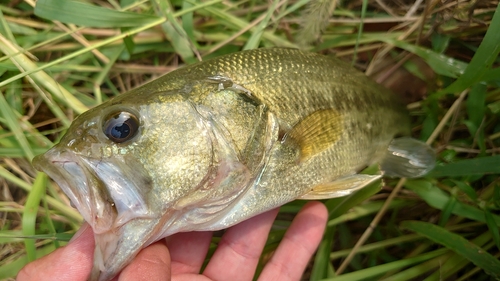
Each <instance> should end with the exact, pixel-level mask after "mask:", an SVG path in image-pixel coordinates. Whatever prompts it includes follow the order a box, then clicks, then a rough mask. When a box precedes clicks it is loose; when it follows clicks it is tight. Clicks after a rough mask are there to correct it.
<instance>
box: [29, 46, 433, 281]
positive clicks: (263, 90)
mask: <svg viewBox="0 0 500 281" xmlns="http://www.w3.org/2000/svg"><path fill="white" fill-rule="evenodd" d="M409 132H410V128H409V121H408V114H407V112H406V109H405V107H404V106H403V105H402V104H401V103H400V102H399V99H398V97H396V96H395V95H394V94H392V93H391V92H390V91H388V90H386V89H384V88H383V87H382V86H380V85H378V84H376V83H375V82H373V81H372V80H371V79H369V78H368V77H366V76H365V75H364V74H363V73H361V72H359V71H357V70H355V69H354V68H352V67H350V66H349V65H347V64H345V63H344V62H342V61H340V60H339V59H336V58H333V57H328V56H323V55H320V54H313V53H307V52H302V51H300V50H295V49H280V48H275V49H257V50H250V51H243V52H239V53H234V54H229V55H225V56H222V57H218V58H214V59H211V60H207V61H203V62H199V63H196V64H193V65H190V66H186V67H183V68H180V69H178V70H176V71H173V72H171V73H168V74H166V75H165V76H162V77H160V78H158V79H156V80H154V81H151V82H150V83H147V84H145V85H143V86H141V87H138V88H136V89H134V90H132V91H130V92H127V93H125V94H123V95H120V96H118V97H116V98H114V99H112V100H110V101H107V102H105V103H103V104H101V105H99V106H98V107H96V108H93V109H91V110H89V111H87V112H85V113H83V114H82V115H80V116H79V117H78V118H76V119H75V120H74V122H73V124H72V125H71V127H70V128H69V130H68V132H67V133H66V135H65V136H64V137H63V138H62V139H61V142H60V143H59V144H57V145H56V146H55V147H53V148H52V149H50V150H49V151H48V152H46V153H45V154H43V155H41V156H37V157H36V158H35V160H34V165H35V167H37V169H40V170H43V171H45V172H46V173H47V174H49V176H51V177H52V178H53V179H54V180H55V181H56V182H57V183H58V184H59V186H60V187H61V189H62V190H63V191H64V192H65V193H66V194H67V195H68V197H69V198H70V200H71V201H72V203H73V204H74V205H75V206H76V207H77V209H78V210H79V211H80V213H82V216H83V217H84V218H85V220H86V221H87V222H88V223H89V224H90V225H91V226H92V228H93V229H94V232H95V241H96V248H95V251H94V253H95V254H94V268H93V270H92V275H91V277H90V279H91V280H109V279H111V278H112V277H113V276H115V275H116V274H117V273H119V271H120V270H121V269H123V268H124V267H125V266H126V265H127V264H128V263H130V261H131V260H132V259H133V258H134V257H135V255H136V254H137V253H138V252H139V251H140V250H141V249H142V248H144V247H146V246H147V245H149V244H151V243H153V242H155V241H157V240H159V239H161V238H163V237H165V236H168V235H171V234H174V233H177V232H183V231H207V230H219V229H223V228H227V227H230V226H232V225H234V224H237V223H239V222H241V221H243V220H246V219H248V218H250V217H253V216H255V215H258V214H260V213H262V212H265V211H267V210H270V209H273V208H275V207H278V206H281V205H283V204H285V203H287V202H289V201H292V200H294V199H327V198H333V197H338V196H344V195H347V194H350V193H352V192H354V191H355V190H358V189H360V188H362V187H363V186H366V185H368V184H370V183H372V182H373V181H375V180H377V179H379V178H380V177H381V175H380V174H377V175H364V174H358V172H359V171H360V170H361V169H363V168H365V167H366V166H368V165H371V164H373V163H380V165H381V166H382V167H384V169H383V170H382V172H383V173H385V174H387V175H396V176H415V177H416V176H421V175H423V174H425V173H426V172H427V171H428V170H429V169H431V168H432V166H433V163H434V156H433V155H434V154H433V152H432V150H431V149H430V148H429V147H428V146H426V145H425V144H423V143H421V142H419V141H417V140H413V139H410V138H401V139H395V137H396V136H405V135H408V134H409ZM385 159H390V161H386V160H385Z"/></svg>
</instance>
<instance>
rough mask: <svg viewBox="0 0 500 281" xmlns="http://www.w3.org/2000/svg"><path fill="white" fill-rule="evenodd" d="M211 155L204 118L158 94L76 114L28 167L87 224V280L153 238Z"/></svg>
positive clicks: (196, 183)
mask: <svg viewBox="0 0 500 281" xmlns="http://www.w3.org/2000/svg"><path fill="white" fill-rule="evenodd" d="M207 124H208V125H207ZM212 154H213V150H212V140H211V136H210V128H209V123H207V122H206V120H204V118H203V117H202V116H201V115H200V114H199V113H198V111H197V110H196V108H195V106H193V104H192V102H190V101H188V100H186V99H185V98H184V97H183V96H182V95H180V94H174V93H167V94H165V93H163V94H158V95H151V97H149V98H148V97H143V99H142V100H141V99H138V98H134V99H126V98H119V99H115V100H111V101H109V102H106V103H104V104H102V105H100V106H98V107H95V108H93V109H91V110H89V111H87V112H85V113H83V114H82V115H80V116H79V117H77V118H76V119H75V120H74V122H73V123H72V125H71V126H70V128H69V129H68V131H67V133H66V134H65V135H64V137H63V138H62V139H61V141H60V142H59V143H58V144H57V145H55V146H54V147H53V148H51V149H50V150H48V151H47V152H46V153H45V154H42V155H39V156H37V157H36V158H35V159H34V161H33V165H34V167H35V168H37V169H38V170H41V171H44V172H46V173H47V174H48V175H49V176H50V177H51V178H53V179H54V180H55V181H56V182H57V183H58V185H59V186H60V187H61V189H62V190H63V191H64V193H65V194H66V195H67V196H68V197H69V199H70V200H71V202H72V204H73V205H74V206H75V207H76V208H77V209H78V211H79V212H80V213H81V214H82V216H83V218H84V219H85V220H86V221H87V222H88V223H89V224H90V226H91V227H92V229H93V231H94V236H95V240H96V248H95V253H94V269H93V271H94V272H93V276H92V278H91V279H92V280H107V279H110V278H112V277H113V276H114V275H116V274H117V273H118V272H119V271H120V270H121V269H122V268H123V267H124V266H126V264H128V263H129V262H130V261H131V260H132V259H133V257H134V256H135V255H136V254H137V253H138V252H139V251H140V249H142V248H143V247H145V246H147V245H148V244H150V243H152V242H154V241H156V240H158V239H159V238H161V235H162V234H163V233H165V226H168V225H169V224H171V223H172V222H173V220H174V217H173V216H172V208H173V206H174V205H175V203H176V202H177V201H178V200H179V199H180V198H183V197H186V196H188V195H189V194H190V193H191V192H193V190H196V189H198V188H199V187H200V185H203V182H204V181H205V180H206V175H207V174H208V173H209V171H210V169H211V166H212V164H213V163H212V161H213V155H212ZM159 225H161V226H159Z"/></svg>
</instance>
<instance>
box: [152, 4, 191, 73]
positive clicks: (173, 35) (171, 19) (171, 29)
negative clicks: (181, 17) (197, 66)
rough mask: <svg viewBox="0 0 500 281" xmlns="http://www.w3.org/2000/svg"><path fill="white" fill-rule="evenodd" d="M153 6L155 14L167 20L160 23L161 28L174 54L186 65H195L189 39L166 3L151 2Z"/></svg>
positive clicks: (169, 5)
mask: <svg viewBox="0 0 500 281" xmlns="http://www.w3.org/2000/svg"><path fill="white" fill-rule="evenodd" d="M151 1H152V3H153V4H154V5H155V7H156V10H157V13H158V14H159V15H161V16H162V17H165V18H167V19H168V21H166V22H164V23H162V25H161V26H162V28H163V30H164V31H165V33H166V34H167V35H168V38H169V39H170V43H171V44H172V46H174V49H175V52H176V53H177V54H179V55H180V56H181V57H182V59H183V60H184V61H185V62H186V63H195V62H196V59H195V58H194V53H193V51H192V49H193V48H194V46H193V44H191V42H189V37H188V35H187V33H186V31H184V29H183V27H182V25H180V24H179V23H178V22H177V20H176V18H175V16H174V14H173V10H172V7H171V4H170V3H169V2H168V1H162V0H151Z"/></svg>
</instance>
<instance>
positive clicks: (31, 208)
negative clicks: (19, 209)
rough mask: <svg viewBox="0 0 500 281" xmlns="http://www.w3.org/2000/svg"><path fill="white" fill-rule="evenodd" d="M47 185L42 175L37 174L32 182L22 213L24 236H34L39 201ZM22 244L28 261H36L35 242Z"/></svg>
mask: <svg viewBox="0 0 500 281" xmlns="http://www.w3.org/2000/svg"><path fill="white" fill-rule="evenodd" d="M46 185H47V175H46V174H44V173H38V174H37V177H36V178H35V182H33V188H32V189H31V192H30V193H29V195H28V199H27V200H26V204H25V205H24V212H23V223H22V224H23V234H24V235H35V228H36V217H37V214H38V207H39V206H40V200H41V199H42V197H43V196H44V195H45V186H46ZM24 244H25V246H26V253H27V255H28V260H29V261H33V260H35V259H36V248H35V240H33V239H25V240H24Z"/></svg>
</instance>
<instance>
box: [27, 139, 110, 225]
mask: <svg viewBox="0 0 500 281" xmlns="http://www.w3.org/2000/svg"><path fill="white" fill-rule="evenodd" d="M33 166H34V167H35V168H36V169H37V170H40V171H43V172H45V173H46V174H47V175H49V177H51V178H52V179H53V180H54V181H55V182H56V183H57V184H58V185H59V187H60V188H61V189H62V191H63V192H64V193H65V194H66V195H67V196H68V198H69V199H70V200H71V203H72V205H73V206H74V207H76V209H78V211H79V212H80V214H82V216H83V218H84V219H85V220H86V221H87V222H89V224H90V225H91V226H92V228H93V230H94V232H96V233H98V232H105V231H107V230H109V229H110V228H111V226H112V225H113V220H114V218H112V217H113V216H110V215H112V214H114V213H116V212H115V211H113V208H112V206H106V204H103V202H99V200H95V199H96V198H95V197H96V195H98V194H95V193H96V192H95V190H96V185H97V186H101V185H102V184H101V182H100V180H99V179H98V178H96V177H95V176H94V175H93V174H92V172H91V171H90V170H89V169H88V168H87V167H85V165H83V163H81V162H80V161H79V159H78V157H77V156H76V155H75V154H74V153H72V152H70V151H67V150H65V149H62V150H60V149H58V147H57V146H56V147H54V148H52V149H50V150H49V151H47V152H46V153H44V154H42V155H38V156H37V157H35V159H33ZM104 214H107V215H106V216H104Z"/></svg>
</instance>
